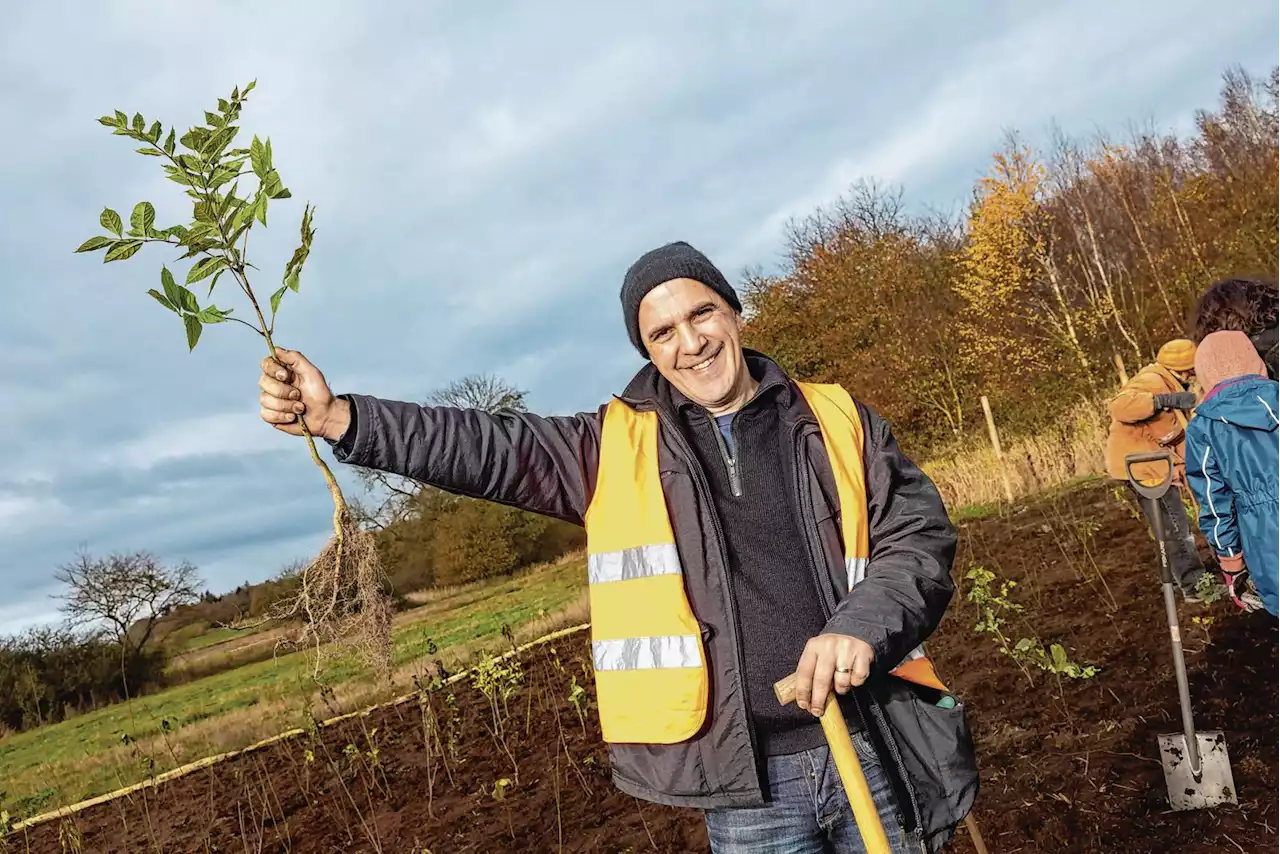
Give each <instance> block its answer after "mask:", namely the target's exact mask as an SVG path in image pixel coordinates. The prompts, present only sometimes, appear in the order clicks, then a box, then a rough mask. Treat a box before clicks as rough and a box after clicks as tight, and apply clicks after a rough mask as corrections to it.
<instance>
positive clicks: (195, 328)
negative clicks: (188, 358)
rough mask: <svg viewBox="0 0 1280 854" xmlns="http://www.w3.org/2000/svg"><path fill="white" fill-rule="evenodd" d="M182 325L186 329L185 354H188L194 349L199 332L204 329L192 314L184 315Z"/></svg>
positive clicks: (198, 338)
mask: <svg viewBox="0 0 1280 854" xmlns="http://www.w3.org/2000/svg"><path fill="white" fill-rule="evenodd" d="M182 325H183V326H185V327H186V328H187V352H190V351H192V350H194V349H195V348H196V342H197V341H199V340H200V332H201V331H202V330H203V329H204V327H203V326H201V325H200V320H199V318H197V317H196V316H195V315H194V314H184V315H183V316H182Z"/></svg>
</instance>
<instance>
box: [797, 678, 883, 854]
mask: <svg viewBox="0 0 1280 854" xmlns="http://www.w3.org/2000/svg"><path fill="white" fill-rule="evenodd" d="M773 693H774V694H775V695H776V696H777V698H778V702H779V703H781V704H782V705H784V706H785V705H787V704H788V703H794V702H795V699H796V675H795V674H794V673H792V674H791V675H789V676H786V677H784V678H783V679H780V680H778V681H777V682H775V683H774V685H773ZM821 721H822V732H823V734H824V735H826V737H827V747H828V749H830V751H831V760H832V761H833V762H834V763H835V765H836V771H837V772H839V774H840V782H841V783H842V784H844V793H845V796H846V797H848V799H849V806H851V807H852V808H853V819H854V821H855V822H857V825H858V832H859V833H860V834H862V843H863V847H864V848H866V849H867V854H892V852H891V851H890V849H889V839H888V837H887V836H885V834H884V825H882V824H881V823H880V813H879V812H878V811H877V810H876V804H875V801H874V800H873V799H872V797H871V788H870V787H869V786H868V785H867V777H866V775H865V774H863V773H862V763H861V762H859V761H858V753H857V751H856V750H854V747H853V739H851V738H850V737H849V727H848V726H847V725H846V724H845V722H844V715H843V714H841V712H840V706H839V705H838V704H837V703H836V695H835V692H834V691H832V692H831V693H830V694H828V695H827V705H826V707H825V708H824V709H823V710H822V718H821Z"/></svg>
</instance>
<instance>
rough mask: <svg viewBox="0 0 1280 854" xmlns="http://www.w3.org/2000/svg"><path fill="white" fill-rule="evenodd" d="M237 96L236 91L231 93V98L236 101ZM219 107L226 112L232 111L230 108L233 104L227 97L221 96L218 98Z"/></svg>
mask: <svg viewBox="0 0 1280 854" xmlns="http://www.w3.org/2000/svg"><path fill="white" fill-rule="evenodd" d="M235 97H236V93H235V92H234V91H233V92H232V93H231V99H232V100H233V101H234V100H235ZM218 109H219V110H221V111H222V112H224V113H225V112H228V111H230V109H231V105H230V104H228V103H227V99H226V98H219V99H218Z"/></svg>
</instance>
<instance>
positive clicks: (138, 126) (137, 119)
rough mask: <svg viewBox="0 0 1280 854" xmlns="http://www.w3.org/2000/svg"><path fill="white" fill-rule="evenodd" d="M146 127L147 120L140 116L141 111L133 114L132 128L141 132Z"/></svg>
mask: <svg viewBox="0 0 1280 854" xmlns="http://www.w3.org/2000/svg"><path fill="white" fill-rule="evenodd" d="M146 127H147V120H146V119H144V118H143V117H142V113H134V114H133V129H134V131H136V132H137V133H142V132H143V131H144V130H145V129H146Z"/></svg>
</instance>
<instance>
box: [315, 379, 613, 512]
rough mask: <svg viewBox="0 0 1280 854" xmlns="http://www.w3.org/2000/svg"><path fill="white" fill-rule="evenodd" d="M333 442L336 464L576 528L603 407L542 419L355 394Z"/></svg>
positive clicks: (591, 484)
mask: <svg viewBox="0 0 1280 854" xmlns="http://www.w3.org/2000/svg"><path fill="white" fill-rule="evenodd" d="M341 397H342V398H344V399H345V400H348V401H350V402H351V409H352V423H351V426H350V427H349V428H348V429H347V432H346V434H345V435H343V436H342V438H341V439H339V440H338V441H337V442H336V443H333V453H334V457H335V458H336V459H337V460H338V462H341V463H347V464H350V465H355V466H362V467H364V468H371V469H377V470H379V471H385V472H391V473H393V474H398V475H404V476H405V477H410V478H413V479H415V480H419V481H422V482H423V483H428V484H430V485H432V486H436V487H439V488H440V489H444V490H446V491H448V492H452V493H456V494H459V495H468V496H471V497H473V498H483V499H486V500H489V501H496V502H499V503H501V504H509V505H511V506H514V507H519V508H520V509H522V510H528V511H530V512H533V513H541V514H543V515H545V516H552V517H555V518H557V519H563V520H564V521H566V522H572V523H574V524H577V525H581V524H583V516H584V514H585V513H586V511H587V505H588V504H590V502H591V493H592V491H593V490H594V488H595V481H596V471H597V466H598V463H599V456H600V426H601V423H602V416H603V408H602V409H601V410H600V411H598V412H594V413H579V414H577V415H572V416H560V417H553V418H546V417H543V416H539V415H532V414H530V413H527V412H510V411H507V412H500V413H488V412H485V411H483V410H479V409H458V408H455V407H451V406H422V405H420V404H417V403H403V402H401V401H395V400H383V399H381V398H376V397H370V396H368V395H361V394H344V395H341Z"/></svg>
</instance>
